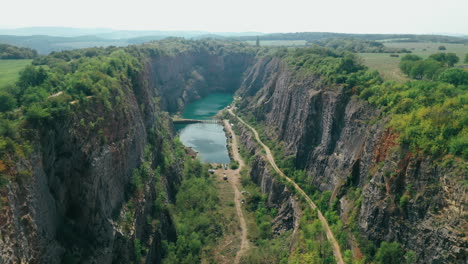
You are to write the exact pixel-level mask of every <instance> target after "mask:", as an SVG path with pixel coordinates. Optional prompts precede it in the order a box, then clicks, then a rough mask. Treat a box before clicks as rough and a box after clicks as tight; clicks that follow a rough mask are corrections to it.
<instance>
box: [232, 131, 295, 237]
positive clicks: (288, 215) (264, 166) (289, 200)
mask: <svg viewBox="0 0 468 264" xmlns="http://www.w3.org/2000/svg"><path fill="white" fill-rule="evenodd" d="M237 128H238V130H239V132H240V141H241V142H242V144H243V146H244V147H245V148H246V149H247V151H248V153H249V155H251V156H253V158H252V162H251V164H250V170H249V172H248V175H249V176H250V178H251V180H252V181H253V182H254V183H255V184H257V185H258V186H259V187H260V191H261V193H262V194H265V195H267V199H266V204H267V206H269V207H272V208H276V209H278V215H277V216H276V217H275V219H273V223H272V228H273V232H274V233H275V234H281V233H283V232H285V231H288V230H291V231H293V233H294V234H296V233H297V230H298V228H299V220H300V217H301V215H302V212H301V209H300V206H299V203H298V201H297V200H296V197H295V196H294V194H293V193H291V192H290V191H289V190H288V188H287V187H286V186H285V185H284V184H283V183H282V182H280V181H279V178H278V177H277V176H276V175H275V173H274V172H273V170H272V168H271V167H270V165H269V163H268V161H267V160H265V159H264V157H263V155H261V148H260V147H259V146H258V144H257V142H256V141H255V139H254V137H253V134H252V132H250V130H248V129H246V128H245V127H244V126H243V125H242V124H240V123H238V126H237Z"/></svg>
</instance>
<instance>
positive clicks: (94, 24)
mask: <svg viewBox="0 0 468 264" xmlns="http://www.w3.org/2000/svg"><path fill="white" fill-rule="evenodd" d="M2 2H4V3H2V11H3V12H2V14H1V15H0V27H3V28H14V27H34V26H60V27H77V28H113V29H123V30H200V31H210V32H247V31H253V32H265V33H270V32H302V31H319V32H344V33H429V34H431V33H459V34H468V0H320V1H318V0H280V1H278V0H229V1H227V0H166V1H161V0H73V1H71V0H3V1H2ZM5 2H6V3H5Z"/></svg>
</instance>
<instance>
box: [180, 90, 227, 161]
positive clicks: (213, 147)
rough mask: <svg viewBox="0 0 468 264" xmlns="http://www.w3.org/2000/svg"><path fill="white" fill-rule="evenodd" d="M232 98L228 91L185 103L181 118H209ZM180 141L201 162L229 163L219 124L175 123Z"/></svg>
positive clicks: (223, 136) (223, 135) (224, 140)
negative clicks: (196, 154) (195, 152)
mask: <svg viewBox="0 0 468 264" xmlns="http://www.w3.org/2000/svg"><path fill="white" fill-rule="evenodd" d="M232 100H233V95H232V94H228V93H213V94H210V95H208V96H206V97H203V98H201V99H200V100H197V101H195V102H192V103H189V104H188V105H186V107H185V109H184V112H183V113H182V115H181V117H182V118H187V119H200V120H210V119H211V118H212V117H213V116H215V115H216V114H217V113H218V112H219V110H221V109H223V108H225V107H226V106H227V105H229V104H230V103H231V102H232ZM175 128H176V130H177V131H178V133H179V138H180V140H181V141H182V143H183V144H184V145H185V146H187V147H191V148H192V149H194V150H195V151H197V152H198V157H199V158H200V160H201V161H202V162H208V163H230V162H231V160H230V158H229V154H228V150H227V147H226V135H225V133H224V131H223V126H222V125H220V124H202V123H198V124H188V125H180V124H178V125H175Z"/></svg>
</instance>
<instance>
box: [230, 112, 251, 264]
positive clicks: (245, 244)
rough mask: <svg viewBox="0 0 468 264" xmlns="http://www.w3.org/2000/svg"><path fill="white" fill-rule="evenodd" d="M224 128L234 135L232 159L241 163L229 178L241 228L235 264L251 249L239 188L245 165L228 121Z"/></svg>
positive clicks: (233, 135) (233, 136)
mask: <svg viewBox="0 0 468 264" xmlns="http://www.w3.org/2000/svg"><path fill="white" fill-rule="evenodd" d="M224 127H225V128H226V130H227V132H228V133H229V134H230V135H232V143H231V150H232V152H231V154H232V158H233V159H234V160H236V161H237V162H239V168H238V169H237V170H231V171H232V172H233V173H232V175H230V177H229V182H230V183H231V186H232V189H233V190H234V203H235V205H236V212H237V216H238V217H239V222H240V227H241V234H242V235H241V245H240V249H239V251H237V254H236V258H235V260H234V263H235V264H238V263H239V262H240V258H241V257H242V255H244V253H245V252H246V251H247V250H248V249H249V248H250V245H249V240H248V239H247V224H246V222H245V218H244V214H243V213H242V205H241V202H240V201H241V199H242V198H241V193H240V192H239V188H238V187H237V186H238V185H239V184H240V181H239V179H240V171H241V169H242V168H244V166H245V163H244V160H243V159H242V157H241V156H240V154H239V149H238V146H239V145H238V144H237V138H236V135H235V134H234V131H233V130H232V127H231V124H230V123H229V121H228V120H224Z"/></svg>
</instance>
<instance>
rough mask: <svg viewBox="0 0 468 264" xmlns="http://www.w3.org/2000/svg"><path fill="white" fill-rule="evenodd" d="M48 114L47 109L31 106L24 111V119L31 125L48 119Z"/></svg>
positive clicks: (36, 105)
mask: <svg viewBox="0 0 468 264" xmlns="http://www.w3.org/2000/svg"><path fill="white" fill-rule="evenodd" d="M49 116H50V114H49V112H48V111H47V109H45V108H43V107H42V106H41V105H39V104H32V105H31V106H29V107H28V110H27V111H26V119H27V120H29V121H31V122H32V123H39V122H40V121H41V120H43V119H45V118H47V117H49Z"/></svg>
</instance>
